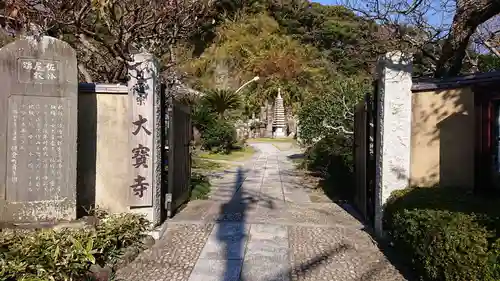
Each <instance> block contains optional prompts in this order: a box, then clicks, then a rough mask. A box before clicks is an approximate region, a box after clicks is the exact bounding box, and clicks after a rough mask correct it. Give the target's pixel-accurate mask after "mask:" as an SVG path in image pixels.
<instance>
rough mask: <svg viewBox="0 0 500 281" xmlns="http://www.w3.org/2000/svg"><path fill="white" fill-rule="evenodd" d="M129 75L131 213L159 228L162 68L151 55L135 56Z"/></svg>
mask: <svg viewBox="0 0 500 281" xmlns="http://www.w3.org/2000/svg"><path fill="white" fill-rule="evenodd" d="M133 59H134V61H133V62H131V63H130V66H129V70H128V75H129V81H128V95H129V102H130V117H129V118H130V134H129V144H130V151H129V152H130V155H129V158H128V160H129V161H130V166H129V167H130V179H129V182H130V185H129V186H128V187H126V188H127V189H128V190H127V192H128V193H129V206H130V210H131V211H132V212H135V213H140V214H144V215H145V216H146V218H147V219H149V220H150V221H151V222H153V224H154V225H158V224H160V223H161V221H162V219H163V218H162V184H163V182H162V174H163V172H162V170H163V163H162V154H163V146H162V134H163V126H164V123H163V122H164V121H163V116H162V106H163V104H162V102H161V100H162V96H161V90H160V79H159V68H158V63H157V61H156V59H155V58H154V57H153V55H152V54H149V53H140V54H136V55H134V56H133Z"/></svg>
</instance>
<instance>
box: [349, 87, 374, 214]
mask: <svg viewBox="0 0 500 281" xmlns="http://www.w3.org/2000/svg"><path fill="white" fill-rule="evenodd" d="M376 101H377V87H376V83H375V87H374V91H373V93H368V94H366V95H365V99H364V101H363V102H361V103H360V104H358V106H357V107H356V112H355V118H354V123H355V124H354V127H355V129H354V146H355V147H354V159H355V166H354V169H355V175H356V188H355V190H356V192H355V197H354V201H355V204H356V207H357V209H358V210H359V211H360V212H361V215H362V216H363V217H364V219H365V220H366V221H367V222H369V223H370V224H373V221H374V216H375V184H376V182H375V181H376V158H377V151H376V145H375V144H376V138H377V131H378V129H377V119H376V117H377V108H376V107H377V106H376V105H377V102H376Z"/></svg>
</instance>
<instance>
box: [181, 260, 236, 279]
mask: <svg viewBox="0 0 500 281" xmlns="http://www.w3.org/2000/svg"><path fill="white" fill-rule="evenodd" d="M242 263H243V262H242V261H241V260H227V261H224V260H208V259H204V260H199V261H198V262H197V263H196V266H195V268H194V269H193V272H192V273H191V276H190V277H189V279H187V280H188V281H240V272H241V266H242Z"/></svg>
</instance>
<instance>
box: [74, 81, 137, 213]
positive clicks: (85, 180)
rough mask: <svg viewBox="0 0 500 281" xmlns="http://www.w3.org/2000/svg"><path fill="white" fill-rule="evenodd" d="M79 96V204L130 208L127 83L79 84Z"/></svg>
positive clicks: (105, 207)
mask: <svg viewBox="0 0 500 281" xmlns="http://www.w3.org/2000/svg"><path fill="white" fill-rule="evenodd" d="M78 100H79V107H78V120H79V126H78V169H77V170H78V173H77V174H78V181H77V183H78V189H77V198H78V200H79V202H78V205H82V206H84V207H85V208H89V207H90V206H93V205H95V206H99V207H100V208H103V209H105V210H108V211H110V212H113V213H116V212H124V211H128V193H127V192H126V190H125V189H126V187H127V186H129V185H130V183H129V180H128V178H129V177H128V173H129V161H128V158H129V155H128V152H129V150H130V149H129V136H128V135H129V127H130V125H129V123H130V122H129V114H128V112H129V99H128V93H127V87H126V86H124V85H99V84H96V85H93V84H80V91H79V96H78ZM84 211H85V210H80V213H84Z"/></svg>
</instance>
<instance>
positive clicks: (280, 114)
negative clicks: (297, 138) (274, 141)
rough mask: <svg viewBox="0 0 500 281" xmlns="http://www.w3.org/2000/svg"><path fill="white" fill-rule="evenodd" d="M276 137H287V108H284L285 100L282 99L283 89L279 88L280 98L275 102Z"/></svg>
mask: <svg viewBox="0 0 500 281" xmlns="http://www.w3.org/2000/svg"><path fill="white" fill-rule="evenodd" d="M273 119H274V120H273V127H274V137H276V138H283V137H286V124H285V107H284V106H283V98H282V97H281V89H280V88H278V97H276V100H275V102H274V118H273Z"/></svg>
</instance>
